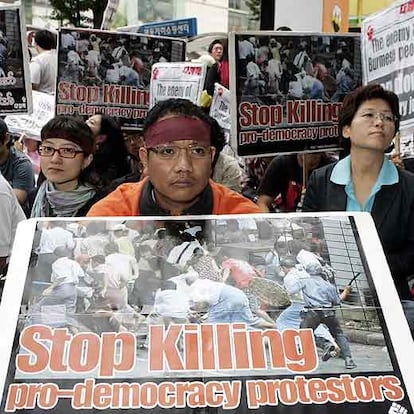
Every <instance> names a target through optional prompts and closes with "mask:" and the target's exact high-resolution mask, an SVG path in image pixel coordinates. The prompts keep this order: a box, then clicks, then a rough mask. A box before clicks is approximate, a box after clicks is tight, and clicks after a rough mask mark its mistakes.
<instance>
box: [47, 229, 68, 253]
mask: <svg viewBox="0 0 414 414" xmlns="http://www.w3.org/2000/svg"><path fill="white" fill-rule="evenodd" d="M56 247H65V248H67V249H69V250H72V249H73V248H74V247H75V241H74V239H73V234H72V233H71V232H70V231H68V230H65V229H64V228H62V227H52V228H50V229H43V230H42V234H41V236H40V243H39V253H40V254H44V253H53V252H54V251H55V249H56Z"/></svg>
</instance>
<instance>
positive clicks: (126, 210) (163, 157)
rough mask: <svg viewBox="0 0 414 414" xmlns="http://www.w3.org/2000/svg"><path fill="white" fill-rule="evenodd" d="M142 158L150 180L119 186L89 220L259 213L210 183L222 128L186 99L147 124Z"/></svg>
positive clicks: (164, 107)
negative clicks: (116, 217) (96, 218)
mask: <svg viewBox="0 0 414 414" xmlns="http://www.w3.org/2000/svg"><path fill="white" fill-rule="evenodd" d="M143 133H144V141H145V145H144V146H143V147H142V148H140V152H139V154H140V158H141V162H142V163H143V165H144V172H146V174H147V176H148V177H147V178H145V179H144V180H142V181H140V182H138V183H127V184H122V185H120V186H119V187H118V188H117V189H116V190H115V191H113V192H112V193H111V194H109V195H108V196H107V197H105V198H104V199H102V200H100V201H99V202H98V203H96V204H95V205H94V206H93V207H92V208H91V209H90V210H89V213H88V216H138V215H141V216H160V215H161V216H164V215H185V214H243V213H259V212H260V210H259V208H258V207H257V206H256V205H255V204H254V203H252V202H251V201H249V200H247V199H246V198H244V197H242V196H241V195H240V194H238V193H236V192H234V191H231V190H229V189H228V188H226V187H224V186H222V185H220V184H217V183H215V182H214V181H212V180H211V179H210V175H211V169H212V165H213V161H214V160H215V159H216V157H217V156H218V154H219V153H220V151H221V150H222V148H223V146H224V144H225V138H224V134H223V131H222V130H221V128H220V126H219V125H218V123H217V122H216V121H215V120H214V119H213V118H211V117H209V116H208V115H207V114H205V112H204V111H203V110H202V109H201V108H199V107H198V106H196V105H194V104H193V103H191V102H190V101H188V100H185V99H168V100H166V101H162V102H159V103H158V104H157V105H155V106H154V108H152V109H151V111H150V112H149V113H148V116H147V118H146V120H145V123H144V130H143Z"/></svg>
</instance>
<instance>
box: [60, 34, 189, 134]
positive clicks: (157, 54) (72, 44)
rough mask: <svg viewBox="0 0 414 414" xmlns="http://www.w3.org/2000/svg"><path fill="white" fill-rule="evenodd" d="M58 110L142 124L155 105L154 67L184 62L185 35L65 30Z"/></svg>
mask: <svg viewBox="0 0 414 414" xmlns="http://www.w3.org/2000/svg"><path fill="white" fill-rule="evenodd" d="M58 56H59V57H58V61H59V64H58V77H57V88H56V113H57V115H65V114H66V115H80V116H83V117H89V116H92V115H94V114H107V115H109V116H113V117H115V118H117V119H118V121H119V122H120V124H121V125H122V127H125V128H129V129H139V128H140V127H142V123H143V121H144V119H145V117H146V115H147V112H148V106H149V84H150V77H151V66H152V65H153V64H154V63H158V62H182V61H184V57H185V40H181V39H172V38H165V37H155V36H147V35H143V34H137V33H117V32H109V31H100V30H86V29H63V28H62V29H60V31H59V51H58Z"/></svg>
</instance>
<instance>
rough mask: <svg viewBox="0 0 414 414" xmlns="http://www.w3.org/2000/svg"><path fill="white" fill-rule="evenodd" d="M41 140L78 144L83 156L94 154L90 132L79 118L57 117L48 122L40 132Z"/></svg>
mask: <svg viewBox="0 0 414 414" xmlns="http://www.w3.org/2000/svg"><path fill="white" fill-rule="evenodd" d="M40 138H41V140H42V141H43V140H45V139H47V138H62V139H67V140H68V141H72V142H74V143H75V144H78V145H79V146H80V147H81V148H82V150H83V151H84V152H85V155H89V154H92V153H93V152H94V138H93V136H92V131H91V129H90V128H89V127H88V125H86V124H85V122H84V121H83V120H82V119H81V118H76V117H74V116H65V115H58V116H55V117H54V118H52V119H51V120H50V121H48V122H47V123H46V124H45V125H44V126H43V128H42V130H41V132H40Z"/></svg>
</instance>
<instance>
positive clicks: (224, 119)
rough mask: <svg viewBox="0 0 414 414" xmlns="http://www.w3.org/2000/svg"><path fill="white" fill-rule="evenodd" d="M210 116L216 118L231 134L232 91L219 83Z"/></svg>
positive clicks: (215, 90) (216, 84)
mask: <svg viewBox="0 0 414 414" xmlns="http://www.w3.org/2000/svg"><path fill="white" fill-rule="evenodd" d="M210 116H211V117H212V118H214V119H215V120H216V121H217V122H218V123H219V125H220V126H221V127H222V128H223V129H224V130H225V131H226V132H227V133H230V128H231V119H230V91H229V90H228V89H227V88H225V87H224V86H223V85H220V84H219V83H215V84H214V94H213V100H212V101H211V106H210Z"/></svg>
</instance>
